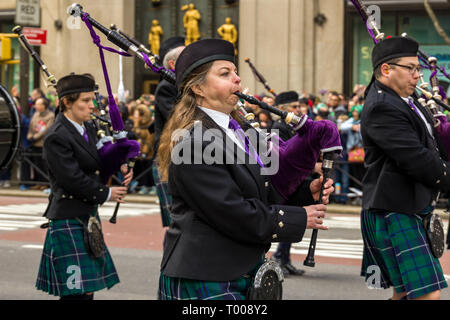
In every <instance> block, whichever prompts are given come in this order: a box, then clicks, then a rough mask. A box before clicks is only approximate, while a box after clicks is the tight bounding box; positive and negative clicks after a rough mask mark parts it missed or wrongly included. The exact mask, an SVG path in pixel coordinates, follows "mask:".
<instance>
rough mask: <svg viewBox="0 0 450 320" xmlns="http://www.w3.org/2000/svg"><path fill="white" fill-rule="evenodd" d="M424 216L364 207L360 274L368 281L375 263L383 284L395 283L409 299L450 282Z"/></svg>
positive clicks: (397, 289) (383, 286)
mask: <svg viewBox="0 0 450 320" xmlns="http://www.w3.org/2000/svg"><path fill="white" fill-rule="evenodd" d="M422 219H423V216H422V215H408V214H402V213H396V212H388V213H382V214H379V213H373V212H368V211H365V210H363V212H362V214H361V232H362V236H363V240H364V252H363V261H362V268H361V275H362V276H364V277H365V278H366V281H367V280H368V279H369V277H371V276H372V275H373V274H374V273H373V271H374V269H373V268H372V269H370V268H369V267H371V266H376V267H378V268H379V271H380V278H381V279H380V280H381V281H380V283H379V285H380V287H381V288H388V287H389V286H393V287H394V289H395V290H396V292H398V293H401V292H406V294H407V297H408V298H409V299H414V298H417V297H420V296H422V295H425V294H427V293H430V292H433V291H436V290H441V289H443V288H446V287H447V286H448V285H447V282H446V280H445V278H444V274H443V271H442V267H441V264H440V263H439V259H437V258H435V257H434V256H433V254H432V253H431V249H430V247H429V244H428V240H427V236H426V231H425V228H424V227H423V221H422ZM369 270H370V271H369ZM372 279H373V278H372Z"/></svg>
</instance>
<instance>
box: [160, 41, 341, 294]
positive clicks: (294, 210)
mask: <svg viewBox="0 0 450 320" xmlns="http://www.w3.org/2000/svg"><path fill="white" fill-rule="evenodd" d="M175 70H176V79H177V86H178V88H179V90H180V92H181V98H180V100H179V102H178V104H177V105H176V106H175V109H174V112H173V114H172V116H171V117H170V118H169V120H168V122H167V124H166V126H165V129H164V131H163V134H162V137H161V143H160V147H159V149H158V155H159V157H160V170H161V173H162V176H163V179H168V184H169V190H170V193H171V195H172V197H173V203H172V208H171V219H172V222H171V225H170V228H169V229H168V231H167V232H166V235H165V241H164V253H163V259H162V263H161V276H160V282H159V289H158V298H159V299H162V300H174V299H176V300H178V299H224V300H226V299H232V300H234V299H252V298H255V296H254V295H252V292H256V291H254V290H253V289H254V287H255V286H254V284H255V274H257V272H259V271H260V270H261V268H260V266H261V265H263V264H265V263H268V262H265V263H264V258H265V253H266V252H267V250H268V249H269V248H270V245H271V242H278V241H287V242H298V241H300V240H301V239H302V237H303V234H304V232H305V229H306V228H317V229H326V227H325V226H323V224H322V218H323V217H324V215H325V210H326V206H325V205H324V204H318V205H310V204H313V203H314V201H315V200H318V198H319V189H320V184H321V183H320V181H319V179H317V180H315V181H313V182H312V183H311V184H309V183H308V184H306V183H305V184H302V185H301V186H300V187H298V189H297V190H296V192H294V194H293V195H292V196H291V198H290V199H288V201H286V204H284V205H274V204H273V203H274V202H273V201H272V200H271V199H272V193H273V192H274V189H273V185H272V183H271V181H270V177H269V176H267V175H266V176H265V175H263V174H262V173H261V169H262V167H264V164H263V163H262V161H261V159H260V157H259V155H258V153H257V152H256V151H255V149H254V147H253V146H252V143H251V142H249V139H247V138H248V137H247V136H245V134H246V133H245V134H244V132H243V129H242V128H241V127H240V124H239V121H240V120H239V117H237V114H236V112H235V111H233V110H234V108H235V106H236V104H237V102H238V98H237V96H236V95H234V92H237V91H241V85H240V83H241V80H240V78H239V76H238V75H237V73H236V66H235V64H234V48H233V45H232V44H231V43H229V42H227V41H224V40H219V39H204V40H199V41H197V42H195V43H193V44H191V45H189V46H187V47H186V48H185V49H184V51H183V52H182V53H181V54H180V56H179V58H178V60H177V63H176V67H175ZM202 137H203V139H202ZM224 146H225V147H224ZM212 150H215V152H216V153H215V154H213V153H214V152H213V151H212ZM220 150H223V154H222V156H220V155H219V154H220ZM244 150H245V151H244ZM207 154H211V155H212V157H214V158H215V160H217V161H210V160H211V159H209V158H208V156H207ZM240 155H242V157H240ZM298 156H300V157H301V155H298ZM225 158H228V159H225ZM230 159H231V161H229V160H230ZM180 160H182V161H180ZM226 160H228V161H226ZM332 190H333V187H332V181H331V180H329V181H328V182H327V183H326V185H325V190H324V196H323V203H327V202H328V196H329V194H330V193H331V192H332ZM287 203H292V204H294V205H288V204H287ZM300 205H309V206H305V207H301V206H300ZM267 266H268V268H269V269H270V265H267ZM280 272H281V270H280ZM275 282H276V281H275ZM272 284H273V283H272V282H271V284H270V285H272ZM269 291H271V292H277V293H278V294H275V295H270V296H261V295H259V296H258V297H259V298H263V299H264V298H265V299H280V298H281V294H279V293H280V291H281V290H280V289H279V288H271V289H270V290H269Z"/></svg>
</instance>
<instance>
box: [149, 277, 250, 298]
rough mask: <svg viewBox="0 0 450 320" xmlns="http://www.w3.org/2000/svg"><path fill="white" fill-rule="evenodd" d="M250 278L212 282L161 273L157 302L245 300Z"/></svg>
mask: <svg viewBox="0 0 450 320" xmlns="http://www.w3.org/2000/svg"><path fill="white" fill-rule="evenodd" d="M251 284H252V278H251V277H250V276H247V277H240V278H239V279H237V280H233V281H224V282H214V281H200V280H190V279H181V278H174V277H169V276H166V275H164V274H163V273H161V275H160V278H159V288H158V300H245V299H246V295H247V292H248V289H249V288H250V285H251Z"/></svg>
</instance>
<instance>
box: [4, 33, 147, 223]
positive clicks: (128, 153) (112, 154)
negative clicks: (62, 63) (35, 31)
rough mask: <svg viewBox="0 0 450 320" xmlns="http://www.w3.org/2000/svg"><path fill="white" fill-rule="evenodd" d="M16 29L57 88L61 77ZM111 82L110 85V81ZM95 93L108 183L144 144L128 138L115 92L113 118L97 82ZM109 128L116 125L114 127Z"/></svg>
mask: <svg viewBox="0 0 450 320" xmlns="http://www.w3.org/2000/svg"><path fill="white" fill-rule="evenodd" d="M13 32H15V33H17V34H18V36H19V41H20V43H21V45H22V46H23V47H24V48H25V49H26V51H27V52H28V53H29V54H30V55H31V56H32V57H33V59H34V60H35V61H36V63H37V64H38V65H39V67H40V68H41V70H42V71H43V72H44V74H45V75H46V76H47V81H46V86H53V87H55V88H56V84H57V80H56V78H55V76H54V75H52V74H51V73H50V72H49V71H48V68H47V66H46V65H45V64H44V62H43V61H42V59H41V58H40V56H39V55H38V54H37V52H36V51H35V50H34V49H33V48H32V47H31V45H30V44H29V42H28V40H27V39H26V37H25V36H24V34H23V32H22V27H20V26H16V27H14V28H13ZM107 84H108V85H109V82H108V83H107ZM109 89H110V88H109ZM95 96H96V104H97V107H98V108H99V111H100V115H96V114H95V113H91V118H92V119H93V120H94V119H95V120H97V121H94V122H93V123H94V126H95V127H96V129H97V136H98V137H99V141H98V142H97V145H96V147H97V151H98V153H99V156H100V160H101V166H102V170H101V174H100V177H101V180H102V183H105V184H106V183H107V181H108V180H109V178H110V177H111V175H112V174H114V173H115V172H117V171H119V169H120V166H121V165H122V164H124V163H128V166H129V167H131V168H132V167H133V165H134V161H135V159H136V158H137V157H138V156H139V152H140V144H139V142H137V141H135V140H128V138H127V132H126V131H124V130H123V127H124V126H123V121H122V118H121V116H120V113H119V110H118V107H117V105H116V104H115V101H114V98H113V97H112V95H111V98H112V99H109V102H110V103H109V115H110V117H111V121H109V120H108V119H107V116H108V115H107V114H106V110H105V109H104V108H103V105H102V103H101V102H100V101H99V100H100V99H99V94H98V86H96V90H95ZM109 128H112V130H110V129H109ZM118 204H119V203H118ZM117 209H118V206H116V211H115V215H116V214H117ZM115 215H113V218H114V219H112V221H111V222H112V223H115Z"/></svg>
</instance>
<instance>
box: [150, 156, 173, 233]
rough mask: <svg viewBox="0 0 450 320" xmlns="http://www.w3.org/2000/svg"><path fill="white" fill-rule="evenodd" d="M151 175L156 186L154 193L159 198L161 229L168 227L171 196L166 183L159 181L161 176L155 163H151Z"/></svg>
mask: <svg viewBox="0 0 450 320" xmlns="http://www.w3.org/2000/svg"><path fill="white" fill-rule="evenodd" d="M152 174H153V181H154V182H155V186H156V193H157V194H158V198H159V208H160V210H161V220H162V225H163V227H168V226H169V225H170V205H171V204H172V196H171V195H170V194H169V191H168V185H167V182H164V181H161V174H160V173H159V170H158V165H157V161H153V166H152Z"/></svg>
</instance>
